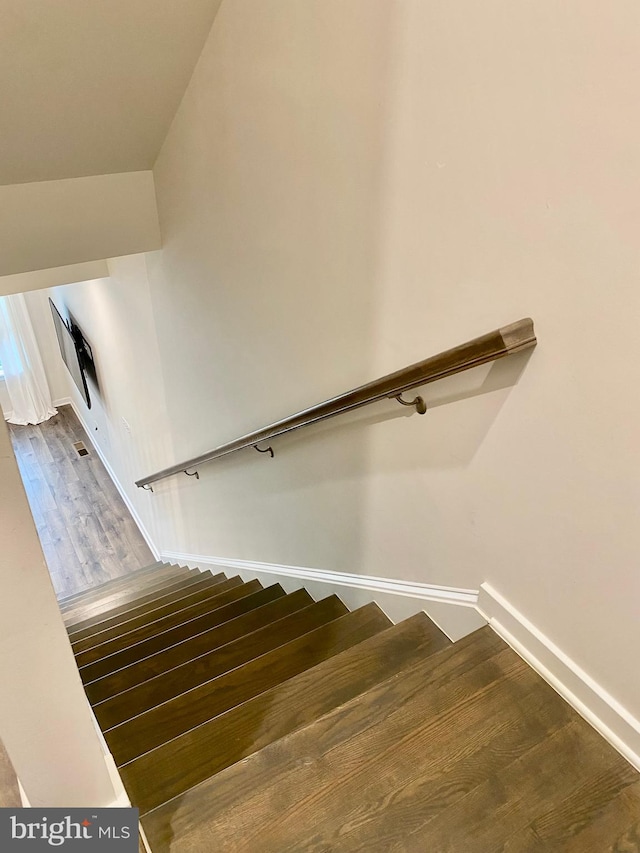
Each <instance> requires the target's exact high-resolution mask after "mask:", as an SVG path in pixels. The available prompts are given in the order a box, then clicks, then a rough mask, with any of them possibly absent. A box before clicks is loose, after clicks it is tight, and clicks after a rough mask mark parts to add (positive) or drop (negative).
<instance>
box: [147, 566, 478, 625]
mask: <svg viewBox="0 0 640 853" xmlns="http://www.w3.org/2000/svg"><path fill="white" fill-rule="evenodd" d="M160 559H162V560H166V561H168V562H172V563H179V564H180V565H187V566H191V567H197V568H202V567H207V568H209V567H215V568H217V569H222V570H225V569H227V570H228V569H231V570H233V571H234V572H237V573H239V574H240V575H242V576H245V577H256V575H257V576H258V578H259V579H260V576H261V575H262V576H264V579H265V580H266V581H268V582H272V583H276V582H280V583H281V584H282V585H283V586H284V587H285V589H287V588H288V589H289V590H290V589H292V588H294V587H295V586H298V585H299V584H298V583H296V582H298V581H303V582H304V584H305V586H306V587H307V588H308V590H309V592H310V593H311V594H312V595H314V596H318V595H327V594H330V593H333V592H335V593H337V594H338V595H340V596H341V597H342V598H343V600H344V601H345V603H346V604H347V605H348V606H349V607H351V608H354V607H360V606H361V605H362V604H365V603H367V602H369V601H372V600H373V601H377V602H378V604H379V605H380V607H382V609H383V610H384V611H385V613H386V614H387V615H388V616H389V617H390V619H391V620H392V621H394V622H397V621H399V620H400V619H405V618H407V617H408V616H410V615H413V614H414V613H418V612H420V611H425V612H426V613H427V614H428V615H429V616H430V617H431V619H433V621H434V622H436V624H437V625H438V626H439V627H440V628H441V629H442V630H443V631H444V633H445V634H447V636H448V637H449V638H450V639H452V640H454V641H455V640H458V639H460V637H464V636H465V635H466V634H469V633H471V632H472V631H475V630H476V629H477V628H480V627H481V626H482V625H484V624H485V621H484V619H482V617H481V616H480V615H479V614H478V610H477V602H478V592H477V590H472V589H458V588H455V587H446V586H437V585H434V584H424V583H413V582H409V581H402V580H396V579H395V578H383V577H373V576H370V575H355V574H348V573H346V572H334V571H326V570H322V569H312V568H308V567H303V566H288V565H281V564H278V563H261V562H256V561H255V560H239V559H229V558H226V557H211V556H206V555H203V554H186V553H180V552H177V551H163V552H162V554H161V555H160ZM451 605H453V606H451Z"/></svg>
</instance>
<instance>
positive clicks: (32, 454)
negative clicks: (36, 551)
mask: <svg viewBox="0 0 640 853" xmlns="http://www.w3.org/2000/svg"><path fill="white" fill-rule="evenodd" d="M9 431H10V434H11V440H12V443H13V448H14V451H15V454H16V457H17V459H18V465H19V467H20V472H21V474H22V479H23V482H24V484H25V488H26V491H27V497H28V498H29V504H30V506H31V512H32V513H33V516H34V519H35V522H36V526H37V528H38V534H39V536H40V542H41V543H42V548H43V551H44V555H45V558H46V560H47V565H48V566H49V571H50V573H51V578H52V580H53V585H54V588H55V591H56V595H57V596H58V597H59V598H63V597H65V596H67V595H72V594H73V593H76V592H79V591H80V590H82V589H85V588H87V587H90V586H96V585H98V584H101V583H104V582H105V581H108V580H111V579H112V578H115V577H118V576H119V575H124V574H127V573H128V572H132V571H135V570H136V569H139V568H141V567H142V566H145V565H149V564H150V563H153V562H154V557H153V555H152V553H151V551H150V550H149V547H148V545H147V544H146V542H145V541H144V539H143V537H142V535H141V534H140V531H139V530H138V528H137V526H136V524H135V522H134V520H133V518H132V517H131V514H130V512H129V510H128V509H127V507H126V505H125V504H124V501H123V500H122V498H121V497H120V495H119V493H118V491H117V489H116V488H115V486H114V485H113V482H112V480H111V478H110V477H109V475H108V474H107V471H106V469H105V467H104V465H103V464H102V462H101V461H100V459H99V457H98V455H97V453H96V452H95V450H94V448H93V446H92V445H91V442H90V440H89V438H88V436H87V434H86V432H85V431H84V429H83V428H82V426H81V424H80V422H79V421H78V418H77V417H76V415H75V412H74V411H73V409H72V408H71V406H59V407H58V414H57V415H56V416H55V417H53V418H51V419H50V420H48V421H46V422H45V423H43V424H39V425H38V426H15V425H13V424H9ZM76 441H83V442H84V444H85V445H86V447H87V449H88V450H89V454H88V455H87V456H84V457H81V456H78V454H77V452H76V450H75V449H74V447H73V443H74V442H76Z"/></svg>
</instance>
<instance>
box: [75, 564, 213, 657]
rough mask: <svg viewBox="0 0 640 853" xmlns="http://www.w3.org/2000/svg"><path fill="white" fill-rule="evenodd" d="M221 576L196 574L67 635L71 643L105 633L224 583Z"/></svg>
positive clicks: (111, 611) (93, 620)
mask: <svg viewBox="0 0 640 853" xmlns="http://www.w3.org/2000/svg"><path fill="white" fill-rule="evenodd" d="M223 577H224V576H223V575H212V574H209V573H208V572H204V573H202V574H200V573H199V574H198V575H197V576H194V577H192V578H189V580H188V581H183V582H182V583H178V584H174V585H172V586H171V587H166V588H164V589H163V590H162V591H161V593H160V594H156V593H155V592H154V593H153V595H151V596H149V600H145V599H142V598H141V599H137V600H136V601H133V602H130V603H129V604H125V605H123V606H122V607H119V608H117V609H116V610H110V611H108V612H107V613H104V614H102V615H101V616H99V617H97V618H96V619H91V620H90V621H89V622H88V623H85V624H84V626H83V627H76V628H74V630H73V631H72V632H70V633H69V639H70V641H71V643H75V642H76V641H77V640H82V639H84V638H85V637H90V636H92V635H93V634H97V633H99V632H100V631H106V630H107V628H113V627H115V626H116V625H122V624H123V623H125V622H128V621H129V620H130V619H135V618H136V617H137V616H140V615H142V614H150V613H153V612H154V611H155V610H157V609H158V608H160V607H164V606H165V605H172V606H174V605H175V602H178V601H181V600H182V599H184V598H186V597H187V596H189V595H193V594H194V593H197V592H200V591H202V590H204V589H209V588H210V587H214V586H216V585H217V584H220V583H224V580H223Z"/></svg>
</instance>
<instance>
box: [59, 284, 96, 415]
mask: <svg viewBox="0 0 640 853" xmlns="http://www.w3.org/2000/svg"><path fill="white" fill-rule="evenodd" d="M49 305H50V306H51V314H52V315H53V325H54V326H55V329H56V335H57V336H58V344H59V345H60V354H61V355H62V360H63V361H64V363H65V364H66V366H67V370H68V371H69V373H70V374H71V377H72V379H73V381H74V382H75V384H76V387H77V388H78V391H79V392H80V393H81V394H82V397H83V399H84V401H85V403H86V404H87V406H88V408H91V397H90V396H89V388H88V386H87V379H86V376H85V373H84V341H83V338H82V332H81V331H80V329H78V327H77V326H74V325H73V324H72V323H70V322H69V321H65V320H64V319H63V318H62V316H61V315H60V312H59V311H58V309H57V308H56V306H55V305H54V303H53V301H52V300H51V299H49Z"/></svg>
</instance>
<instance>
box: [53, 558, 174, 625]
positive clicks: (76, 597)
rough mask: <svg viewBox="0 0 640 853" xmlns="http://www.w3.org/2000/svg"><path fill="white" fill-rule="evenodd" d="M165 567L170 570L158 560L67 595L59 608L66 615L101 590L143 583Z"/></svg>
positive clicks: (60, 600)
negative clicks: (79, 603)
mask: <svg viewBox="0 0 640 853" xmlns="http://www.w3.org/2000/svg"><path fill="white" fill-rule="evenodd" d="M163 567H166V568H168V567H169V564H168V563H164V562H162V561H161V560H158V562H156V563H151V564H150V565H148V566H144V567H143V568H141V569H137V570H136V571H135V572H129V573H128V574H126V575H120V576H118V577H117V578H112V579H111V580H110V581H105V582H104V583H101V584H98V585H97V586H88V587H86V588H85V589H82V590H80V592H74V593H73V594H72V595H67V596H65V597H64V598H59V599H58V607H59V608H60V610H61V611H62V612H63V613H64V611H65V610H67V609H69V608H71V607H72V606H73V605H74V604H75V603H76V602H79V601H80V600H81V599H85V598H89V596H91V595H92V594H95V593H96V592H98V591H99V590H100V591H102V592H103V593H104V592H107V591H108V590H110V589H116V588H117V586H120V585H125V586H128V585H130V584H132V583H143V582H144V580H143V579H144V578H145V576H146V575H149V574H151V573H153V572H155V571H161V570H162V568H163ZM171 568H176V569H177V568H182V567H180V566H173V565H172V566H171Z"/></svg>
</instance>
